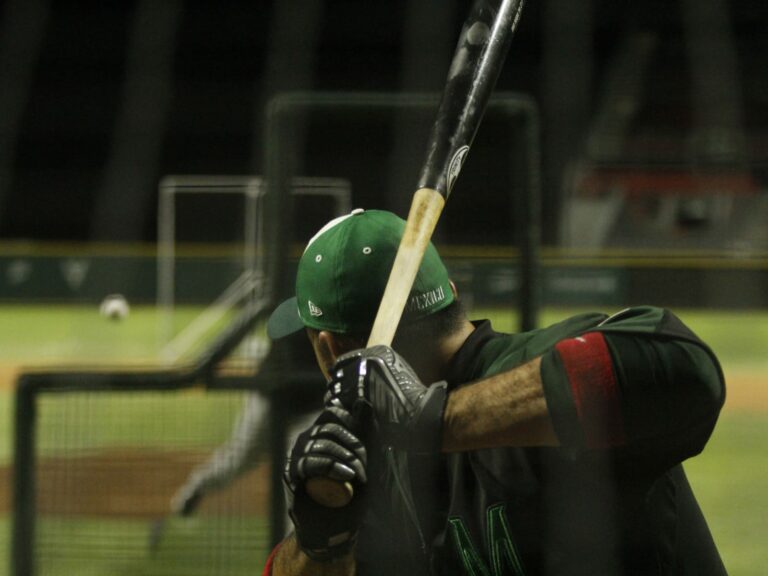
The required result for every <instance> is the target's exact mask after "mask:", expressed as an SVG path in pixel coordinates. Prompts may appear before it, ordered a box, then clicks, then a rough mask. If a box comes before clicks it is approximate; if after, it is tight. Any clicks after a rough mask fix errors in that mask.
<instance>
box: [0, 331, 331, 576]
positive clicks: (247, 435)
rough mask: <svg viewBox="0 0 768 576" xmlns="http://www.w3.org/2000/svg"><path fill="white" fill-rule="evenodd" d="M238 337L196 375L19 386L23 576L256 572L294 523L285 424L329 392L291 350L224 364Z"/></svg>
mask: <svg viewBox="0 0 768 576" xmlns="http://www.w3.org/2000/svg"><path fill="white" fill-rule="evenodd" d="M246 320H248V319H247V318H246ZM240 331H241V333H240V334H239V335H237V336H232V335H229V336H228V337H227V338H223V339H222V340H221V341H220V342H219V344H218V345H217V347H215V348H212V349H211V350H209V351H208V352H209V353H208V355H207V357H205V358H203V359H202V360H201V361H200V363H199V364H198V365H197V366H193V367H191V368H189V369H187V370H183V369H177V370H173V371H157V372H152V371H144V372H142V371H135V370H132V371H126V372H121V371H113V372H109V371H90V370H88V371H82V370H81V371H72V370H62V371H49V372H36V373H27V374H25V375H23V376H22V377H21V378H20V381H19V386H18V390H17V403H16V446H15V469H16V475H15V490H14V491H15V494H14V520H13V551H12V554H13V558H12V572H13V574H15V575H22V574H25V575H31V574H36V575H53V574H133V575H136V574H147V575H149V574H157V575H161V574H162V575H175V574H179V575H187V576H188V575H208V574H210V575H213V574H234V575H237V574H249V575H250V574H254V573H259V571H260V569H261V567H262V566H263V563H264V560H265V558H266V555H267V554H268V551H269V550H270V549H271V547H272V545H273V544H274V542H276V541H277V540H279V539H280V538H281V537H282V535H283V534H284V531H285V526H286V523H285V516H284V511H283V506H282V502H283V495H282V487H281V484H280V472H281V467H282V458H283V455H284V453H285V447H286V444H287V440H286V428H287V427H288V426H290V423H291V422H293V421H299V420H300V419H301V418H302V417H306V415H307V414H309V411H310V409H311V407H312V406H317V405H319V403H320V402H321V398H320V397H318V395H319V394H322V388H323V387H322V386H321V385H319V383H318V376H317V374H316V373H315V371H314V370H313V368H314V367H313V366H310V365H309V362H311V361H312V359H311V358H307V357H306V356H301V355H299V356H297V355H296V354H294V351H295V349H296V347H295V346H294V345H293V344H292V343H286V344H285V348H284V349H283V350H282V351H281V350H277V351H276V352H275V354H273V355H270V358H269V359H268V360H266V361H265V362H264V364H263V365H262V366H260V369H259V372H258V375H257V374H255V373H250V374H246V373H244V372H242V371H237V372H233V371H232V370H231V369H230V368H227V367H226V362H224V361H223V360H222V358H221V357H222V356H223V353H222V352H221V350H222V348H223V346H224V345H225V344H227V345H230V346H231V345H232V344H233V343H234V342H235V341H239V340H241V339H242V335H243V333H244V328H242V327H241V329H240ZM286 365H290V366H291V367H292V372H291V377H290V379H289V380H287V381H286V380H284V379H281V378H280V374H287V373H288V370H286V369H285V366H286ZM302 367H304V369H303V370H304V371H303V372H302V371H301V370H302ZM277 387H279V388H280V393H279V394H276V393H275V390H276V388H277Z"/></svg>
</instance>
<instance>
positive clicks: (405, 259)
mask: <svg viewBox="0 0 768 576" xmlns="http://www.w3.org/2000/svg"><path fill="white" fill-rule="evenodd" d="M522 8H523V0H476V1H475V3H474V4H473V6H472V9H471V10H470V13H469V15H468V17H467V19H466V21H465V22H464V26H463V28H462V31H461V35H460V37H459V42H458V45H457V47H456V51H455V53H454V55H453V59H452V61H451V66H450V69H449V70H448V79H447V81H446V85H445V89H444V90H443V95H442V99H441V101H440V105H439V107H438V110H437V117H436V118H435V121H434V124H433V126H432V132H431V134H430V137H429V140H428V144H427V155H426V159H425V161H424V164H423V167H422V170H421V174H420V177H419V181H418V186H417V190H416V193H415V194H414V196H413V201H412V203H411V208H410V211H409V213H408V218H407V219H406V223H405V231H404V232H403V237H402V239H401V240H400V246H399V247H398V250H397V254H396V256H395V261H394V263H393V264H392V270H391V272H390V275H389V280H388V281H387V285H386V287H385V289H384V295H383V296H382V299H381V303H380V304H379V309H378V312H377V314H376V319H375V320H374V323H373V327H372V329H371V334H370V336H369V338H368V346H375V345H377V344H385V345H390V344H391V343H392V340H393V339H394V337H395V332H396V330H397V325H398V324H399V323H400V318H401V317H402V314H403V309H404V308H405V304H406V301H407V300H408V294H409V293H410V291H411V287H412V286H413V281H414V280H415V278H416V274H417V273H418V271H419V266H420V265H421V260H422V258H423V256H424V253H425V252H426V249H427V246H428V245H429V241H430V239H431V238H432V233H433V232H434V230H435V226H436V225H437V221H438V219H439V218H440V214H441V213H442V211H443V206H445V202H446V200H447V199H448V197H449V196H450V194H451V191H452V190H453V186H454V184H455V182H456V178H457V177H458V175H459V172H460V171H461V167H462V165H463V164H464V161H465V159H466V157H467V153H468V152H469V148H470V146H471V145H472V141H473V140H474V137H475V134H476V133H477V129H478V127H479V126H480V122H481V120H482V117H483V113H484V112H485V109H486V106H487V104H488V99H489V98H490V96H491V92H492V91H493V88H494V86H495V85H496V81H497V79H498V77H499V73H500V72H501V67H502V64H503V63H504V59H505V57H506V54H507V52H508V51H509V45H510V43H511V40H512V35H513V34H514V31H515V28H517V23H518V22H519V19H520V13H521V11H522ZM306 489H307V491H308V493H309V494H310V496H312V498H313V499H314V500H315V501H316V502H318V503H319V504H323V505H326V506H331V507H340V506H344V505H345V504H346V503H348V502H349V501H350V500H351V499H352V496H353V489H352V485H351V484H350V483H348V482H346V483H343V484H342V483H339V482H334V481H331V480H328V479H322V480H321V479H319V478H313V479H311V480H310V481H308V482H307V485H306Z"/></svg>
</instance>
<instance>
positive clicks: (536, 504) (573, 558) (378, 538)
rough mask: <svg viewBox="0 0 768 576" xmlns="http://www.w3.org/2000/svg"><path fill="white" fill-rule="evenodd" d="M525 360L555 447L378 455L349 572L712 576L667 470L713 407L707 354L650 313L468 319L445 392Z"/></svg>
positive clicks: (713, 562) (707, 424)
mask: <svg viewBox="0 0 768 576" xmlns="http://www.w3.org/2000/svg"><path fill="white" fill-rule="evenodd" d="M537 357H541V358H542V364H541V376H542V382H543V386H544V392H545V396H546V400H547V405H548V408H549V412H550V415H551V417H552V421H553V425H554V428H555V431H556V433H557V435H558V438H559V440H560V444H561V446H560V447H557V448H541V447H531V448H494V449H486V450H477V451H472V452H462V453H456V454H449V455H442V456H439V457H432V458H430V457H414V456H407V455H405V454H398V453H392V452H388V453H386V454H385V455H384V458H383V460H384V461H385V462H386V464H385V465H383V466H382V469H381V470H373V475H369V478H373V480H372V481H371V485H370V486H369V494H368V501H369V505H370V513H369V514H368V516H367V517H366V520H365V522H364V524H363V527H362V529H361V532H360V538H359V543H358V548H357V553H356V557H357V561H358V574H360V575H361V576H372V575H374V574H399V575H401V576H405V575H410V574H436V575H476V576H480V575H482V576H501V575H506V574H510V575H517V576H523V575H526V576H531V575H554V576H566V575H582V574H583V575H587V574H589V575H594V574H599V575H622V576H623V575H638V576H639V575H643V576H645V575H673V574H674V575H677V574H697V575H707V576H708V575H722V574H725V569H724V568H723V565H722V562H721V561H720V558H719V555H718V552H717V549H716V547H715V545H714V543H713V541H712V537H711V535H710V533H709V530H708V528H707V525H706V522H705V520H704V518H703V516H702V514H701V511H700V510H699V507H698V505H697V503H696V500H695V498H694V496H693V493H692V491H691V488H690V486H689V485H688V482H687V480H686V478H685V474H684V472H683V469H682V466H681V463H682V461H683V460H684V459H686V458H688V457H690V456H692V455H694V454H697V453H698V452H700V451H701V450H702V449H703V447H704V445H705V444H706V441H707V439H708V438H709V435H710V434H711V432H712V429H713V427H714V424H715V422H716V420H717V416H718V413H719V410H720V407H721V406H722V403H723V401H724V381H723V376H722V373H721V370H720V368H719V365H718V363H717V360H716V358H715V357H714V355H713V354H712V352H711V351H710V350H709V348H708V347H707V346H706V345H705V344H703V343H702V342H701V341H700V340H699V339H698V338H697V337H696V336H695V335H694V334H693V333H692V332H691V331H690V330H689V329H688V328H687V327H685V326H684V325H683V324H682V322H680V320H679V319H677V318H676V317H675V316H674V315H672V314H671V313H670V312H668V311H665V310H661V309H658V308H651V307H641V308H633V309H628V310H626V311H623V312H621V313H619V314H616V315H614V316H611V317H608V316H605V315H602V314H587V315H580V316H576V317H573V318H570V319H568V320H566V321H564V322H561V323H559V324H556V325H553V326H551V327H548V328H544V329H540V330H535V331H532V332H528V333H522V334H499V333H496V332H494V331H493V330H492V328H491V326H490V323H489V322H481V323H476V329H475V331H474V332H473V333H472V334H471V336H470V337H469V338H468V339H467V341H466V342H465V343H464V345H463V346H462V348H461V349H460V350H459V352H458V353H457V354H456V356H455V357H454V359H453V361H452V363H451V366H450V376H449V378H448V383H449V387H450V388H454V389H455V388H456V387H460V386H463V385H465V384H467V383H470V382H473V381H476V380H479V379H482V378H485V377H488V376H492V375H494V374H498V373H500V372H503V371H506V370H509V369H512V368H514V367H516V366H519V365H521V364H523V363H525V362H527V361H529V360H531V359H534V358H537Z"/></svg>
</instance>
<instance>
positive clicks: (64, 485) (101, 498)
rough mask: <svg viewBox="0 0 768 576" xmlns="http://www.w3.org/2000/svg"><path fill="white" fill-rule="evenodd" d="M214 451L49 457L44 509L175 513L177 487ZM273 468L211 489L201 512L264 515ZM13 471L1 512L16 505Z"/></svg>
mask: <svg viewBox="0 0 768 576" xmlns="http://www.w3.org/2000/svg"><path fill="white" fill-rule="evenodd" d="M207 454H208V453H205V454H202V453H193V452H167V451H163V452H161V453H153V452H149V451H146V450H139V449H136V450H119V451H118V450H113V451H109V452H106V453H103V454H100V455H95V456H87V457H81V458H70V459H64V458H48V459H44V460H42V461H41V462H40V464H39V466H38V468H37V510H38V512H39V513H41V514H56V515H64V516H68V515H71V516H91V517H94V516H95V517H99V516H101V517H105V516H108V517H110V518H157V517H159V516H164V515H166V514H168V513H169V503H170V500H171V496H172V495H173V494H174V492H175V491H176V490H177V489H178V488H179V487H180V486H181V485H182V484H183V483H184V481H185V480H186V478H187V475H188V474H189V472H190V471H191V470H192V468H193V467H194V465H195V464H196V463H198V462H200V461H201V458H203V457H205V456H206V455H207ZM269 470H270V467H269V465H267V464H264V465H261V466H258V467H257V468H255V469H254V470H253V471H252V472H249V473H247V474H246V475H244V476H242V477H241V478H240V479H238V480H237V481H235V482H233V483H232V485H230V486H229V487H227V488H226V489H223V490H221V491H219V492H214V493H211V494H210V496H209V497H207V498H205V499H204V500H203V501H202V504H201V506H200V509H199V510H198V513H199V514H216V515H231V514H238V515H264V514H266V513H267V510H268V497H269ZM10 482H11V474H10V470H9V468H8V467H2V468H0V514H3V513H7V512H8V511H9V507H10V494H9V492H10V491H9V488H10Z"/></svg>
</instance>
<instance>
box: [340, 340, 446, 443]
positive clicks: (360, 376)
mask: <svg viewBox="0 0 768 576" xmlns="http://www.w3.org/2000/svg"><path fill="white" fill-rule="evenodd" d="M332 375H333V379H332V381H331V383H330V384H329V386H328V393H327V394H326V405H328V406H339V407H344V408H346V409H347V410H350V411H352V412H353V413H355V414H364V413H366V412H369V413H371V414H372V417H373V425H374V430H375V433H376V434H377V435H378V437H379V439H380V441H381V442H382V443H383V444H384V445H387V446H392V447H395V448H398V449H401V450H406V451H408V452H411V453H416V454H431V453H435V452H439V451H440V449H441V446H442V430H443V413H444V411H445V403H446V399H447V384H446V383H445V382H437V383H435V384H432V385H431V386H428V387H427V386H425V385H424V384H422V382H421V380H419V377H418V376H417V375H416V373H415V372H414V371H413V368H411V367H410V366H409V365H408V363H407V362H406V361H405V360H404V359H403V357H402V356H400V355H399V354H398V353H397V352H395V351H394V350H393V349H392V348H390V347H389V346H373V347H371V348H366V349H364V350H355V351H354V352H350V353H348V354H344V355H343V356H340V357H339V359H338V361H337V362H336V365H335V366H334V368H333V371H332Z"/></svg>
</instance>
